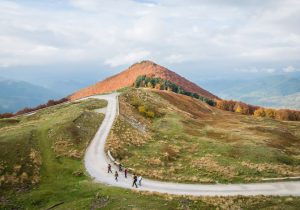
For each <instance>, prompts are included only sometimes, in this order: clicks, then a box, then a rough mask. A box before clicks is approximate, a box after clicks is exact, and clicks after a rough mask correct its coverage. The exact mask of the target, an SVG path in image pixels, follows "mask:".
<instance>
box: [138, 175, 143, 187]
mask: <svg viewBox="0 0 300 210" xmlns="http://www.w3.org/2000/svg"><path fill="white" fill-rule="evenodd" d="M142 179H143V177H142V176H141V175H140V176H138V178H137V181H138V183H139V185H140V186H142Z"/></svg>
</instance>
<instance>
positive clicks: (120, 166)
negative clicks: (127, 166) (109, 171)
mask: <svg viewBox="0 0 300 210" xmlns="http://www.w3.org/2000/svg"><path fill="white" fill-rule="evenodd" d="M119 171H120V172H121V171H122V164H121V163H120V164H119Z"/></svg>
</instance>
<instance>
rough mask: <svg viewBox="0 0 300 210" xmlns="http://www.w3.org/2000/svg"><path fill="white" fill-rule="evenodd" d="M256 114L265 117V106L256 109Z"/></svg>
mask: <svg viewBox="0 0 300 210" xmlns="http://www.w3.org/2000/svg"><path fill="white" fill-rule="evenodd" d="M254 116H255V117H265V116H266V112H265V109H264V108H259V109H257V110H255V112H254Z"/></svg>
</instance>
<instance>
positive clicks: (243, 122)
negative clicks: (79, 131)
mask: <svg viewBox="0 0 300 210" xmlns="http://www.w3.org/2000/svg"><path fill="white" fill-rule="evenodd" d="M119 100H120V116H119V118H118V120H117V121H116V123H115V125H114V127H113V129H112V132H111V134H110V137H109V139H108V142H107V145H106V150H110V151H111V153H112V154H113V156H114V157H115V158H117V159H118V161H120V162H121V163H122V164H123V165H125V166H126V167H129V168H132V169H134V171H136V172H137V173H138V174H142V175H143V176H145V177H149V178H154V179H159V180H166V181H174V182H193V183H199V182H203V183H207V182H208V183H218V182H223V183H228V182H231V183H232V182H260V181H262V179H263V178H274V177H286V176H299V175H300V167H299V165H300V159H299V155H300V152H299V150H298V148H299V147H300V133H299V130H300V122H290V121H280V120H274V119H268V118H259V117H254V116H247V115H242V114H238V113H232V112H228V111H222V110H220V109H217V108H215V107H212V106H209V105H208V104H206V103H204V102H202V101H199V100H197V99H194V98H192V97H189V96H185V95H181V94H176V93H173V92H171V91H161V90H155V89H148V88H140V89H132V88H131V89H127V90H124V92H123V94H122V95H121V96H119ZM149 166H151V167H149ZM170 174H172V175H170Z"/></svg>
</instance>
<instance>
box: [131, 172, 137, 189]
mask: <svg viewBox="0 0 300 210" xmlns="http://www.w3.org/2000/svg"><path fill="white" fill-rule="evenodd" d="M136 182H137V175H135V174H133V183H132V187H133V186H134V185H135V187H136V188H138V186H137V184H136Z"/></svg>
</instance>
